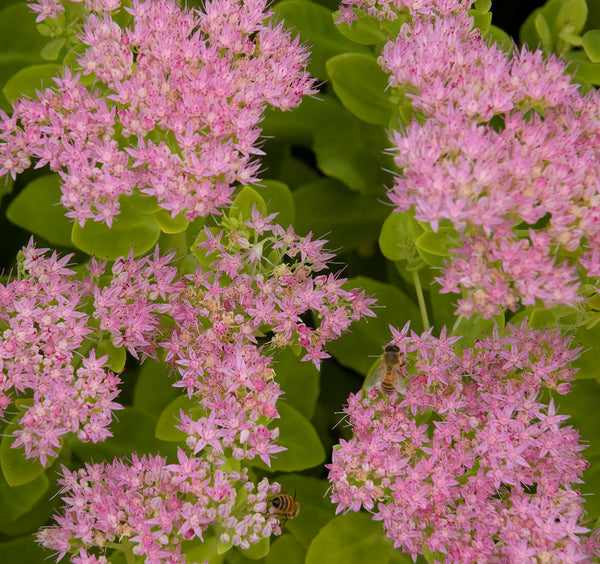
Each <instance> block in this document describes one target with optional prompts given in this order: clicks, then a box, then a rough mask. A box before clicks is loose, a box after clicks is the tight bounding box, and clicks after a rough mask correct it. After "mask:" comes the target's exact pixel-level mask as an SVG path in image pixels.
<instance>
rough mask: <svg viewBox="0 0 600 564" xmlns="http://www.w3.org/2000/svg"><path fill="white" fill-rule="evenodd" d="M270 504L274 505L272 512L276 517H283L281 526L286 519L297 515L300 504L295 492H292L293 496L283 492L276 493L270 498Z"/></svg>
mask: <svg viewBox="0 0 600 564" xmlns="http://www.w3.org/2000/svg"><path fill="white" fill-rule="evenodd" d="M271 505H272V506H273V507H274V509H275V512H274V514H275V515H277V517H283V522H282V523H281V526H282V527H283V525H285V524H286V522H287V520H288V519H293V518H294V517H296V515H298V512H299V511H300V504H299V503H298V500H297V499H296V493H295V492H294V497H292V496H291V495H289V494H286V493H285V492H281V493H278V494H277V495H276V496H275V497H273V499H271Z"/></svg>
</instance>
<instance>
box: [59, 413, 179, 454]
mask: <svg viewBox="0 0 600 564" xmlns="http://www.w3.org/2000/svg"><path fill="white" fill-rule="evenodd" d="M156 422H157V419H156V417H154V416H153V415H150V414H148V413H146V412H144V411H141V410H139V409H135V408H133V407H125V408H124V409H122V410H119V411H117V412H115V415H114V417H113V421H112V423H111V425H110V430H111V432H112V434H113V436H112V437H109V438H108V439H106V440H105V441H104V442H98V443H83V442H81V441H79V440H77V439H73V440H72V441H71V443H70V446H71V448H72V449H73V451H74V452H75V453H76V454H77V456H79V457H80V458H81V459H82V460H85V461H90V460H93V461H94V462H99V461H101V460H112V459H113V458H115V457H125V456H131V454H132V453H134V452H135V453H137V454H138V455H140V456H141V455H143V454H153V455H156V454H161V455H162V456H168V457H171V458H175V456H176V448H175V445H172V444H170V443H168V442H163V441H161V440H159V439H157V438H156V437H155V436H154V430H155V428H156Z"/></svg>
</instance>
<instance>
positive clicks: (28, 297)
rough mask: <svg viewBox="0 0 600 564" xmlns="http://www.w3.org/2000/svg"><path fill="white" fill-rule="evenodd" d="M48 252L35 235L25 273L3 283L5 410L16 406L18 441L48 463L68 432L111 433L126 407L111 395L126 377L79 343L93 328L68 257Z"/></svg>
mask: <svg viewBox="0 0 600 564" xmlns="http://www.w3.org/2000/svg"><path fill="white" fill-rule="evenodd" d="M46 251H47V249H36V248H35V247H34V245H33V241H30V243H29V245H28V246H27V247H25V248H24V249H23V251H22V253H21V262H20V277H19V278H18V279H16V280H13V281H10V282H8V283H7V284H6V285H4V284H0V330H1V338H0V416H4V414H5V413H8V408H9V406H11V405H13V407H14V406H16V407H17V408H18V411H19V412H20V413H19V415H18V418H17V420H15V423H16V425H17V429H16V430H15V431H14V435H15V437H16V440H15V441H14V442H13V444H12V446H13V447H14V448H16V447H23V448H24V449H25V453H26V455H27V457H29V458H39V459H40V462H41V463H42V464H43V465H44V466H45V465H46V464H47V463H48V462H49V460H48V459H49V458H51V457H53V456H55V455H56V454H57V449H59V448H60V440H61V438H62V437H63V436H64V435H65V434H66V433H75V434H77V437H78V438H79V439H80V440H82V441H86V442H87V441H93V442H97V441H102V440H105V439H106V438H107V437H110V436H111V432H110V431H109V429H108V426H109V424H110V422H111V419H112V412H113V410H115V409H121V406H120V405H119V404H118V403H116V402H114V401H113V400H114V399H115V397H116V396H117V395H118V388H117V386H118V385H119V383H120V380H119V378H118V376H116V375H115V374H113V373H112V372H110V371H109V370H107V369H106V368H105V363H106V361H107V359H108V357H107V356H102V357H97V354H96V351H95V350H94V349H91V350H90V349H89V347H88V348H84V349H81V347H82V345H83V344H84V339H85V337H86V336H87V335H89V334H90V333H91V329H90V328H89V317H88V315H87V314H86V313H85V312H84V311H83V307H84V305H85V303H86V301H87V298H86V294H85V291H84V289H83V287H82V285H81V284H79V283H78V282H77V280H74V278H73V275H74V272H73V271H72V270H70V269H68V268H67V263H68V260H69V258H70V257H69V256H66V257H64V258H61V259H59V258H58V257H57V255H56V253H53V254H52V255H51V256H44V253H45V252H46ZM79 350H87V351H88V352H79Z"/></svg>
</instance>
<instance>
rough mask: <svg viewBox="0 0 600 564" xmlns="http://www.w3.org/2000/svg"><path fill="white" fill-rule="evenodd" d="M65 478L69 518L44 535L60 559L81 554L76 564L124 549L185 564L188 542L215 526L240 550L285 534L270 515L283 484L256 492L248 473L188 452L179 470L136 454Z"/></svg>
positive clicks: (156, 563)
mask: <svg viewBox="0 0 600 564" xmlns="http://www.w3.org/2000/svg"><path fill="white" fill-rule="evenodd" d="M222 462H223V461H221V464H222ZM62 474H63V477H62V478H61V479H60V480H59V482H60V484H61V485H62V486H63V488H62V493H63V494H64V496H63V501H64V502H65V506H64V508H63V513H62V514H60V515H56V516H55V519H56V522H57V525H54V526H51V527H46V528H43V529H42V530H41V531H40V532H39V533H38V540H39V541H40V542H41V544H42V545H43V546H45V547H46V548H49V549H52V550H55V551H56V552H57V553H58V559H59V560H60V559H61V558H62V557H63V556H64V555H65V554H67V553H68V552H74V553H78V554H79V556H75V557H74V558H72V559H71V562H79V561H81V562H96V560H85V559H83V558H95V557H94V556H91V555H90V554H89V553H88V550H87V547H91V546H97V547H99V548H101V549H102V548H105V547H108V546H114V543H116V542H119V543H120V544H121V545H122V546H123V549H124V550H127V551H131V553H132V554H134V555H135V556H139V557H142V558H143V559H144V562H148V563H149V564H163V563H167V562H168V563H171V564H183V563H185V562H186V558H185V555H184V554H183V553H182V552H181V543H182V542H183V541H186V540H191V539H194V538H199V539H200V540H204V537H203V535H204V534H206V533H207V530H208V529H209V527H210V529H211V530H210V536H214V535H215V531H217V532H218V535H219V536H218V538H219V539H220V541H221V542H222V543H228V542H230V543H231V544H232V545H233V546H239V547H241V548H249V547H250V545H251V544H253V543H256V542H258V541H259V540H260V539H263V538H266V537H269V536H270V535H271V533H272V531H274V530H278V531H280V529H279V521H278V519H277V517H275V516H269V515H268V513H267V512H266V508H267V505H268V504H267V498H268V497H269V496H272V495H273V494H276V493H278V492H279V490H280V486H279V484H276V483H273V484H270V483H269V482H268V480H267V479H266V478H264V479H263V480H262V481H261V482H260V483H259V484H257V485H255V484H253V483H252V482H250V481H249V479H248V475H247V472H246V471H242V472H238V471H225V470H222V469H220V468H219V465H218V464H217V465H215V464H211V463H210V462H209V461H207V460H206V459H201V458H193V457H191V458H190V457H188V456H187V455H186V454H185V453H184V452H183V451H182V450H180V451H179V453H178V462H177V463H176V464H167V463H166V459H164V458H161V457H159V456H149V457H145V456H143V457H138V456H135V455H133V457H132V460H131V462H127V463H126V462H120V461H115V462H113V463H112V464H107V463H101V464H86V465H85V467H84V468H81V469H80V470H76V471H73V472H71V471H69V470H68V469H67V468H65V467H63V471H62ZM78 558H81V559H82V560H77V559H78ZM100 558H102V557H100ZM98 562H101V560H98Z"/></svg>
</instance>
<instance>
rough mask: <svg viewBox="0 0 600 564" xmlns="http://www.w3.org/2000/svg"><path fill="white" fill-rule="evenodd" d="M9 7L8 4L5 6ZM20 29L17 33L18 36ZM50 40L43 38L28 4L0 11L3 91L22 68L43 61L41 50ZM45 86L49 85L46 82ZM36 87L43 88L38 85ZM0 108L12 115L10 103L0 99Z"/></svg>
mask: <svg viewBox="0 0 600 564" xmlns="http://www.w3.org/2000/svg"><path fill="white" fill-rule="evenodd" d="M3 6H6V4H3ZM15 30H18V33H15ZM46 41H47V39H45V38H44V37H42V36H41V35H40V34H39V33H38V31H37V29H36V24H35V15H34V14H33V13H32V12H31V10H30V9H29V7H28V6H27V3H26V2H21V1H19V2H16V3H14V4H12V5H11V6H6V7H5V8H4V9H3V10H1V11H0V52H1V53H2V65H0V88H2V89H3V90H4V86H5V85H6V82H7V81H8V80H9V79H10V77H12V76H13V75H14V74H15V73H16V72H17V71H19V70H20V69H22V68H24V67H27V66H30V65H36V64H41V63H43V62H44V60H43V59H42V57H41V55H40V51H41V50H42V49H43V48H44V45H45V44H46ZM44 84H45V85H46V86H50V84H49V83H48V84H46V83H44ZM37 88H40V84H39V83H38V85H37ZM0 107H1V108H2V109H4V110H6V111H7V112H10V109H11V105H10V104H9V103H8V100H5V99H2V100H0Z"/></svg>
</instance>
